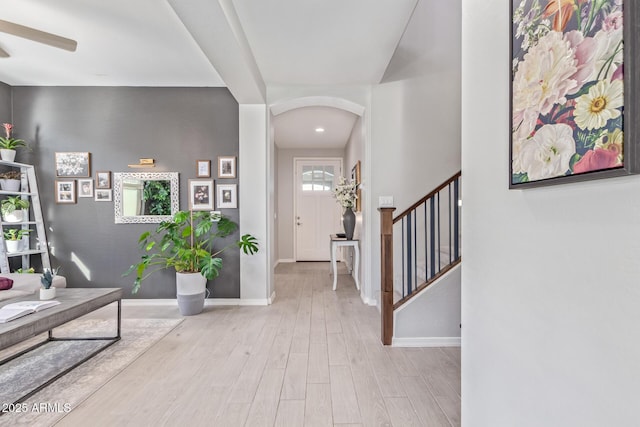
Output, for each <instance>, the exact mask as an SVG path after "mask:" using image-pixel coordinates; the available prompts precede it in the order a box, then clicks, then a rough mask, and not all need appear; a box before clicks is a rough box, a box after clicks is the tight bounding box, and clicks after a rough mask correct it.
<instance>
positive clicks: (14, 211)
mask: <svg viewBox="0 0 640 427" xmlns="http://www.w3.org/2000/svg"><path fill="white" fill-rule="evenodd" d="M28 208H29V201H28V200H27V199H23V198H22V197H20V196H8V197H7V198H6V199H4V200H2V201H1V202H0V212H1V213H2V218H3V219H4V220H5V221H6V222H20V221H22V220H23V218H24V212H23V209H28Z"/></svg>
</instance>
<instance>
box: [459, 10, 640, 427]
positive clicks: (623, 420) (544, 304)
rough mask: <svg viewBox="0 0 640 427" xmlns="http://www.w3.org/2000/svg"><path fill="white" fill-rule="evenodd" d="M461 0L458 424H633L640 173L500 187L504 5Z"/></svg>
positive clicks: (504, 134) (505, 108) (505, 106)
mask: <svg viewBox="0 0 640 427" xmlns="http://www.w3.org/2000/svg"><path fill="white" fill-rule="evenodd" d="M462 4H463V19H462V29H463V30H462V33H463V41H462V52H463V64H462V65H463V66H462V77H463V79H462V82H463V91H462V105H463V109H462V118H463V127H462V159H463V161H462V166H463V167H462V170H463V188H464V195H465V197H464V207H463V209H462V212H463V230H464V233H463V247H464V257H463V264H462V301H463V305H462V343H463V344H462V396H463V399H462V419H463V422H464V425H466V426H489V425H490V426H495V427H499V426H514V425H517V426H522V427H525V426H546V427H553V426H563V427H564V426H583V427H585V426H631V425H638V422H639V421H638V420H639V412H638V402H640V387H638V384H640V368H639V362H638V361H639V360H640V280H639V278H640V263H639V262H638V255H639V254H640V176H632V177H625V178H615V179H608V180H600V181H592V182H587V183H579V184H568V185H562V186H555V187H548V188H540V189H531V190H512V191H510V190H508V188H507V186H508V177H509V155H508V151H509V150H508V147H509V122H510V121H509V101H508V100H509V72H508V70H509V67H510V61H509V57H510V54H509V13H508V6H507V4H506V3H505V2H504V1H498V0H486V1H482V2H479V1H477V0H463V2H462Z"/></svg>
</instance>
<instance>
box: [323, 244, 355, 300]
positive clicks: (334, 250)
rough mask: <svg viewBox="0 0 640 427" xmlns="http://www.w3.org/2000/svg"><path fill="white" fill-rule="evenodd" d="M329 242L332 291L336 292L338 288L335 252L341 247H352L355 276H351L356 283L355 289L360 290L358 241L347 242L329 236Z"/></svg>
mask: <svg viewBox="0 0 640 427" xmlns="http://www.w3.org/2000/svg"><path fill="white" fill-rule="evenodd" d="M329 242H330V244H331V249H330V250H331V252H330V253H331V269H332V271H333V290H334V291H335V290H336V287H337V286H338V271H337V264H336V262H337V261H336V252H337V249H338V248H341V247H349V246H350V247H352V248H353V252H354V256H353V258H354V260H353V270H352V271H355V272H356V274H355V275H354V276H353V280H354V281H355V282H356V289H358V290H360V281H359V280H358V273H359V271H360V269H359V267H360V241H359V240H347V239H346V238H344V237H338V236H336V235H335V234H331V235H330V236H329Z"/></svg>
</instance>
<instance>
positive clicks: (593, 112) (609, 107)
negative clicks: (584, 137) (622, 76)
mask: <svg viewBox="0 0 640 427" xmlns="http://www.w3.org/2000/svg"><path fill="white" fill-rule="evenodd" d="M623 103H624V97H623V83H622V81H621V80H614V81H612V82H609V81H608V80H600V81H598V83H596V84H595V85H593V86H591V88H589V93H586V94H584V95H582V96H581V97H580V98H578V99H577V100H576V109H575V111H574V113H573V114H574V116H575V120H576V124H577V125H578V127H579V128H580V129H590V130H592V129H600V128H603V127H605V125H606V124H607V121H609V120H610V119H615V118H617V117H618V116H620V114H621V113H620V110H619V108H620V107H622V105H623Z"/></svg>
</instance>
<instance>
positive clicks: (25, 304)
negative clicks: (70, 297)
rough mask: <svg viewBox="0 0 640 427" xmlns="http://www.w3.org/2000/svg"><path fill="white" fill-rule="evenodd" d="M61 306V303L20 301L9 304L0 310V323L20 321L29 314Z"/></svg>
mask: <svg viewBox="0 0 640 427" xmlns="http://www.w3.org/2000/svg"><path fill="white" fill-rule="evenodd" d="M58 304H60V301H55V300H49V301H20V302H14V303H11V304H7V305H5V306H3V307H2V308H0V323H6V322H9V321H11V320H15V319H18V318H20V317H22V316H26V315H27V314H31V313H35V312H38V311H41V310H44V309H47V308H50V307H53V306H56V305H58Z"/></svg>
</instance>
